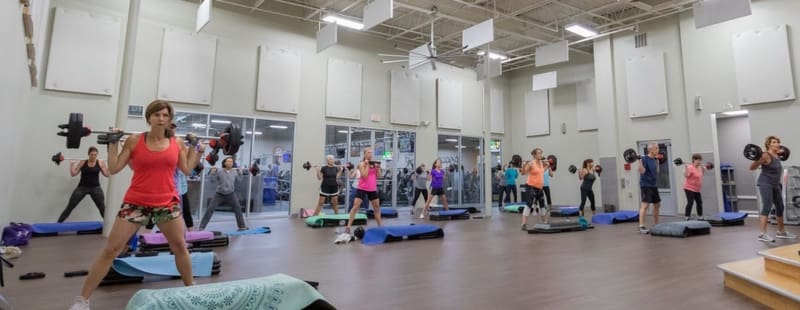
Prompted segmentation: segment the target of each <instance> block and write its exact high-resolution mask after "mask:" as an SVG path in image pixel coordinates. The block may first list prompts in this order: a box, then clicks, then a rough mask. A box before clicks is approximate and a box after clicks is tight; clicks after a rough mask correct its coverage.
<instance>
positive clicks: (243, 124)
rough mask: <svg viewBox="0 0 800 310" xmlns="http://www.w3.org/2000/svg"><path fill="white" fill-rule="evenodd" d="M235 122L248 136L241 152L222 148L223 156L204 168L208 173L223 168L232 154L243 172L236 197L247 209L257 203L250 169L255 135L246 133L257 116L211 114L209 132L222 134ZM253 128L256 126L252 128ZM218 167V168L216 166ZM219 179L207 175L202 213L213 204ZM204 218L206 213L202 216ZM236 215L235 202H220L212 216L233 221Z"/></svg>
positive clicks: (247, 210) (238, 177) (239, 169)
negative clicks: (253, 195)
mask: <svg viewBox="0 0 800 310" xmlns="http://www.w3.org/2000/svg"><path fill="white" fill-rule="evenodd" d="M231 124H237V125H239V127H240V128H242V134H243V136H244V144H243V145H242V146H241V147H239V152H238V153H236V154H235V155H225V154H223V153H222V150H220V151H219V152H218V156H219V159H218V160H217V161H216V162H215V163H214V164H213V165H212V164H211V163H208V166H206V169H205V170H204V171H203V172H204V173H205V174H206V175H208V174H209V173H211V171H212V170H220V169H222V163H223V161H225V159H226V158H228V157H230V158H232V159H233V168H234V169H237V170H238V171H240V175H238V176H237V177H236V181H235V184H234V194H235V195H236V199H237V201H238V202H239V207H240V208H241V210H242V211H244V212H245V213H247V212H249V211H250V208H251V207H252V206H253V205H254V204H253V200H252V197H251V196H250V194H251V192H252V187H253V179H254V178H252V176H251V175H250V173H249V171H248V169H249V167H250V165H251V162H252V160H251V157H252V156H251V152H252V143H253V142H252V141H253V136H252V135H248V134H246V132H247V131H248V129H250V128H253V119H252V118H243V117H236V116H227V115H215V114H211V115H210V121H209V123H208V127H207V128H208V134H209V135H211V136H218V135H219V134H220V133H221V132H223V131H224V130H225V127H228V126H229V125H231ZM249 131H252V130H249ZM206 150H207V151H206V154H208V153H210V152H211V150H210V148H206ZM213 168H216V169H213ZM217 185H218V184H217V181H216V178H210V177H205V178H203V191H202V193H203V194H202V196H201V197H202V199H201V200H200V213H199V214H203V212H204V210H205V208H207V207H209V204H210V202H211V199H212V198H213V197H214V195H215V194H216V189H217ZM201 218H202V217H201ZM233 219H234V213H233V206H230V205H219V206H217V207H216V208H215V210H214V215H213V216H212V217H211V222H217V221H231V220H233Z"/></svg>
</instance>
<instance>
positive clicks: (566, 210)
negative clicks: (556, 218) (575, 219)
mask: <svg viewBox="0 0 800 310" xmlns="http://www.w3.org/2000/svg"><path fill="white" fill-rule="evenodd" d="M553 207H558V209H559V210H561V215H578V214H580V208H578V207H573V206H553Z"/></svg>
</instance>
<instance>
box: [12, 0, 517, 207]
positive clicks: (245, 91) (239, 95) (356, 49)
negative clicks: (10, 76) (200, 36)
mask: <svg viewBox="0 0 800 310" xmlns="http://www.w3.org/2000/svg"><path fill="white" fill-rule="evenodd" d="M51 5H52V6H54V7H56V6H58V7H67V8H75V9H80V10H85V11H90V12H94V13H97V14H105V15H116V16H120V17H122V18H123V20H124V19H125V18H126V17H127V8H128V1H124V0H113V1H103V0H84V1H77V0H54V1H52V3H51ZM196 8H197V4H196V3H192V2H188V1H177V0H174V1H144V2H142V4H141V15H140V16H141V17H140V24H139V34H138V37H137V45H136V55H135V58H134V59H135V64H134V69H133V81H132V95H131V102H132V103H133V104H140V105H146V104H148V103H149V102H150V101H152V100H153V99H154V98H155V96H156V91H157V88H158V87H157V81H158V72H159V64H160V57H161V52H160V51H161V44H162V43H161V28H163V27H165V26H174V27H177V28H181V29H186V30H190V29H194V19H195V12H196ZM51 12H52V10H51ZM51 14H52V13H51ZM212 16H213V17H214V19H213V20H212V21H211V23H210V24H209V25H208V26H206V28H205V29H204V30H203V32H204V33H206V34H210V35H214V36H217V37H218V41H217V54H216V64H215V72H214V85H213V95H212V103H211V105H210V106H201V105H191V104H175V106H176V109H179V110H183V111H197V112H210V113H220V114H227V115H241V116H256V117H265V118H274V119H279V120H289V121H295V122H296V123H295V126H296V131H295V141H297V142H296V143H295V144H294V149H293V170H296V171H299V169H302V168H301V167H300V165H301V163H302V162H304V161H306V160H313V159H318V158H320V156H321V155H322V152H323V151H324V148H323V145H324V143H325V141H324V137H325V126H324V125H323V124H325V123H326V122H336V123H347V124H350V125H353V126H364V127H372V128H397V129H403V130H415V129H417V133H418V134H417V150H418V151H417V156H418V161H419V160H423V161H425V162H430V161H431V160H432V159H433V158H434V157H435V155H436V148H435V147H433V146H435V145H436V135H437V131H438V130H437V129H436V123H435V121H436V114H435V112H436V95H435V94H436V90H435V87H434V86H433V85H434V84H433V82H432V81H433V78H437V77H444V78H448V79H457V80H460V81H462V82H463V83H464V90H465V91H464V98H465V100H464V115H465V118H464V122H463V123H464V128H463V130H461V133H462V134H464V135H471V136H481V135H482V130H483V129H482V128H483V124H482V119H481V116H480V115H482V104H483V99H482V98H483V96H482V94H483V92H482V88H479V86H480V84H479V83H478V82H476V81H475V74H474V73H473V72H472V71H469V70H461V69H457V68H452V67H449V66H446V65H439V66H438V68H439V70H438V71H436V72H425V70H427V69H421V71H422V72H423V75H424V76H425V78H426V79H427V80H428V83H426V84H425V85H423V87H422V91H423V100H422V101H423V102H422V107H421V112H422V117H421V119H422V120H427V121H431V122H432V123H431V125H430V126H427V127H419V128H416V127H409V126H395V125H391V124H389V123H388V120H389V115H388V113H389V99H388V98H389V73H388V72H389V70H390V69H391V68H396V67H392V66H388V65H381V64H380V63H379V61H378V58H377V56H376V53H378V52H391V51H392V47H391V46H392V44H391V43H389V42H386V41H383V40H378V39H374V38H371V37H367V36H364V35H361V34H356V33H353V32H349V31H345V30H343V31H341V32H340V34H339V40H340V45H337V46H334V47H332V48H329V49H328V50H326V51H324V52H323V53H320V54H316V52H315V40H314V34H315V32H316V29H317V25H316V24H312V23H304V22H297V21H294V20H287V19H285V18H281V17H270V18H264V16H263V15H259V16H255V15H254V16H246V15H243V14H239V13H233V12H229V11H225V10H220V9H215V10H214V12H213V15H212ZM51 18H52V16H51ZM18 19H19V18H18V16H15V17H13V18H12V19H11V20H18ZM124 24H125V22H124V21H123V25H124ZM123 28H124V27H123ZM120 31H121V33H122V34H123V37H124V29H120ZM49 33H50V32H49V31H48V32H47V36H48V39H49ZM121 42H122V41H121ZM121 44H122V43H121ZM261 44H267V45H270V46H275V47H283V48H288V49H291V50H294V51H297V52H298V53H299V54H300V55H301V59H302V60H301V63H302V69H301V70H302V72H301V85H302V87H303V88H302V89H303V90H302V92H301V97H300V103H299V106H298V114H297V115H296V116H295V115H286V114H280V113H269V112H261V111H256V110H255V94H256V78H257V68H258V66H257V64H258V62H257V59H258V46H259V45H261ZM44 48H45V49H47V48H48V46H45V47H44ZM120 50H122V46H120ZM45 54H46V53H45ZM45 57H47V56H46V55H45ZM329 57H335V58H339V59H345V60H349V61H355V62H359V63H361V64H362V65H363V68H364V71H363V91H362V94H361V96H362V98H363V102H364V104H363V105H362V120H361V121H344V120H338V119H327V118H326V117H325V114H324V110H325V109H324V103H325V85H326V84H325V76H326V74H325V72H326V68H327V60H328V58H329ZM45 59H46V58H45ZM119 59H120V64H118V66H117V67H118V70H117V71H118V72H119V70H120V68H121V59H122V55H120V57H119ZM4 61H5V60H4ZM45 69H46V67H45V68H40V71H41V72H44V71H45ZM41 77H42V78H43V74H42V75H41ZM117 81H119V74H117ZM4 83H5V82H4ZM495 83H496V84H497V85H498V87H506V85H507V81H505V80H503V79H498V80H497V81H496V82H495ZM116 93H117V91H116V90H115V94H116ZM29 101H30V104H29V106H28V107H26V110H25V112H29V111H39V112H41V111H47V112H46V113H37V114H36V115H35V116H34V115H31V114H25V115H26V116H25V117H23V118H22V119H20V120H17V121H16V122H15V123H16V124H18V125H19V127H21V128H20V129H21V130H25V132H31V133H32V135H35V136H41V137H42V143H41V144H34V145H31V146H29V149H27V150H25V151H26V153H27V152H29V153H32V154H53V153H55V152H57V151H64V139H63V138H59V137H56V136H55V135H53V134H52V133H53V131H54V129H55V124H60V123H64V122H66V119H67V114H68V113H69V112H83V113H84V122H85V123H86V124H87V125H90V126H92V127H94V128H104V127H106V126H109V125H111V124H112V123H113V120H114V118H115V115H116V111H117V102H118V98H117V97H116V95H115V96H111V97H101V96H91V95H82V94H74V93H65V92H55V91H47V90H42V89H36V90H34V91H33V94H32V96H31V99H30V100H29ZM373 113H376V114H378V115H380V117H381V121H379V122H372V121H370V116H371V115H372V114H373ZM507 119H508V118H507ZM41 124H48V125H47V126H41ZM50 126H53V127H52V128H51V127H50ZM487 127H488V125H487ZM126 128H127V129H130V130H143V129H145V126H144V121H143V120H141V119H129V120H128V124H127V125H126ZM506 132H507V134H509V133H510V132H511V131H510V129H506ZM94 141H95V138H94V137H91V138H88V139H84V141H83V143H82V148H81V149H80V150H69V151H68V152H67V153H69V154H72V155H76V156H77V155H83V154H85V152H86V147H88V146H89V145H92V144H94ZM21 152H22V151H20V153H19V154H22V153H21ZM48 156H49V155H48ZM100 156H101V157H105V150H103V148H101V155H100ZM43 158H44V155H42V156H30V157H23V158H21V161H22V162H21V164H22V165H21V166H23V167H30V168H29V169H26V171H25V174H24V175H22V173H21V172H19V173H16V174H15V176H16V178H15V179H17V180H18V184H19V188H21V189H24V190H23V192H22V193H20V194H19V195H14V196H15V197H14V198H13V203H12V204H11V205H16V206H23V205H24V206H25V208H22V207H19V208H13V209H11V210H10V211H9V212H10V213H9V216H10V217H11V218H13V219H16V220H23V221H33V222H36V221H53V220H55V219H56V217H57V215H58V213H59V212H60V211H61V209H62V208H63V207H64V205H65V204H66V201H67V199H68V196H69V194H70V192H71V191H72V189H73V188H74V187H75V185H76V184H77V182H78V178H70V177H69V176H68V174H67V171H66V168H64V167H59V168H58V169H54V168H53V167H51V166H49V165H41V163H42V162H44V159H43ZM118 177H119V178H120V179H121V180H126V182H127V180H129V179H130V173H128V172H123V173H121V174H120V175H118ZM292 181H293V188H295V189H296V190H295V191H293V192H292V209H293V210H297V209H299V208H302V207H306V206H308V205H311V204H313V203H315V201H316V197H313V195H308V194H307V192H308V191H304V190H302V189H305V188H309V189H310V188H316V187H317V186H318V182H317V181H316V180H315V178H313V176H312V175H310V174H301V173H294V174H293V180H292ZM102 183H106V182H105V181H102ZM104 186H105V184H104ZM41 192H46V193H48V194H47V195H39V196H40V198H41V199H38V200H37V203H35V204H31V203H30V201H29V199H27V198H26V197H30V196H31V195H33V193H41ZM107 196H110V195H109V194H108V193H107ZM116 196H118V197H122V194H121V193H120V194H119V195H116ZM119 203H120V202H119V201H112V202H109V203H108V205H109V208H110V211H113V210H114V209H115V207H116V206H118V205H119ZM90 205H91V202H90V201H89V200H88V199H87V200H86V201H84V202H83V203H82V204H81V206H79V207H78V208H77V209H76V210H75V211H74V212H73V215H72V216H71V217H70V220H76V221H77V220H91V219H98V216H97V214H96V213H97V212H96V211H95V210H94V208H93V207H90Z"/></svg>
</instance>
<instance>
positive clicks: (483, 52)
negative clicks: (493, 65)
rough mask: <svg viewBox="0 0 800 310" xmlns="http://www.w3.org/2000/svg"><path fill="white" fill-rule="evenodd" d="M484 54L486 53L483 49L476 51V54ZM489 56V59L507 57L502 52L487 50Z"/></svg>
mask: <svg viewBox="0 0 800 310" xmlns="http://www.w3.org/2000/svg"><path fill="white" fill-rule="evenodd" d="M484 54H486V52H485V51H478V56H483V55H484ZM489 58H490V59H494V60H498V59H499V60H506V59H508V56H506V55H503V54H498V53H495V52H489Z"/></svg>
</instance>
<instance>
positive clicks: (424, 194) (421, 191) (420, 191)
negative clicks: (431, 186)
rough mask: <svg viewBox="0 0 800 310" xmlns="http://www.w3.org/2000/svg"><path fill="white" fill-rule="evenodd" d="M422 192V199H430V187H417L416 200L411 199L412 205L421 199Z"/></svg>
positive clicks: (415, 191) (415, 190)
mask: <svg viewBox="0 0 800 310" xmlns="http://www.w3.org/2000/svg"><path fill="white" fill-rule="evenodd" d="M420 194H422V201H426V202H427V201H428V189H427V188H423V189H419V188H415V189H414V200H413V201H411V206H412V207H413V206H416V205H417V199H419V195H420Z"/></svg>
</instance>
